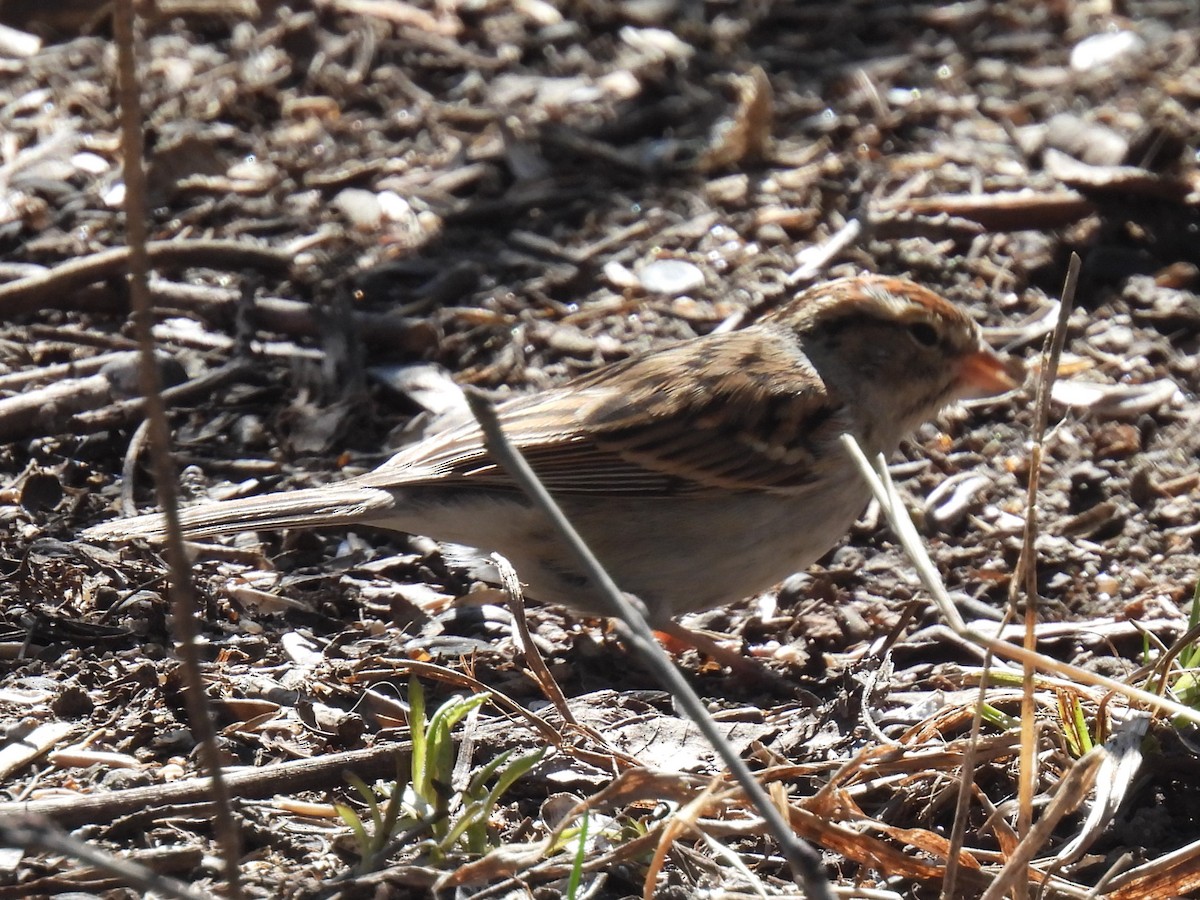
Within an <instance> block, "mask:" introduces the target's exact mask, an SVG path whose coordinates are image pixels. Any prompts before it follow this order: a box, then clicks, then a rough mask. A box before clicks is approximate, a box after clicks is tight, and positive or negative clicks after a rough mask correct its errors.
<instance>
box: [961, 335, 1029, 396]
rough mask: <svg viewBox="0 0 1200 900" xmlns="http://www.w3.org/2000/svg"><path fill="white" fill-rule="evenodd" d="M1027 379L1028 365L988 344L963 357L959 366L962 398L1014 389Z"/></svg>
mask: <svg viewBox="0 0 1200 900" xmlns="http://www.w3.org/2000/svg"><path fill="white" fill-rule="evenodd" d="M1024 380H1025V364H1024V363H1022V362H1021V361H1020V360H1019V359H1013V358H1010V359H1004V358H1002V357H1001V356H999V355H998V354H997V353H995V351H993V350H991V349H990V348H988V347H981V348H980V349H978V350H976V351H975V352H973V353H970V354H968V355H967V356H966V357H964V358H963V360H962V362H961V363H960V364H959V368H958V384H959V389H960V391H961V393H960V395H959V396H960V397H961V398H962V399H964V400H968V399H970V400H974V399H979V398H981V397H995V396H996V395H997V394H1004V393H1007V392H1008V391H1014V390H1016V389H1017V388H1018V387H1020V386H1021V382H1022V381H1024Z"/></svg>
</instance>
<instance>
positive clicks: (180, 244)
mask: <svg viewBox="0 0 1200 900" xmlns="http://www.w3.org/2000/svg"><path fill="white" fill-rule="evenodd" d="M127 188H128V185H127ZM126 193H127V194H128V190H127V191H126ZM145 255H146V256H147V258H148V260H149V262H151V263H153V264H154V265H155V266H158V267H166V266H171V267H175V266H212V267H214V268H249V267H254V268H260V269H268V270H270V271H273V272H286V271H288V269H289V268H291V265H292V257H291V256H290V255H289V254H286V253H284V252H283V251H282V250H271V249H269V248H267V247H259V246H256V245H254V244H248V243H246V242H244V241H215V240H210V241H154V242H152V243H148V244H146V245H145ZM132 262H133V248H132V247H116V248H114V249H112V250H102V251H101V252H99V253H94V254H92V255H91V256H85V257H83V258H82V259H73V260H71V261H70V262H65V263H62V264H61V265H58V266H55V267H54V268H53V269H50V270H48V271H46V272H43V273H40V274H38V275H33V276H30V277H29V278H22V279H21V280H20V281H13V282H9V283H8V284H2V285H0V316H3V317H4V318H8V317H11V316H19V315H24V314H27V313H34V312H38V311H40V310H42V309H45V308H46V307H47V306H51V307H55V308H57V304H58V303H59V302H61V301H62V300H63V299H64V298H70V297H71V296H72V295H73V294H74V293H75V292H76V291H78V290H79V289H80V288H83V287H86V286H87V285H89V284H93V283H95V282H97V281H104V280H106V279H109V278H116V277H120V276H123V275H124V274H125V273H126V272H128V271H129V270H130V267H131V265H132Z"/></svg>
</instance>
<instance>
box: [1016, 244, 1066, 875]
mask: <svg viewBox="0 0 1200 900" xmlns="http://www.w3.org/2000/svg"><path fill="white" fill-rule="evenodd" d="M1079 264H1080V260H1079V254H1078V253H1072V254H1071V261H1070V262H1069V263H1068V265H1067V277H1066V281H1065V282H1064V284H1063V292H1062V299H1061V301H1060V303H1059V307H1058V323H1057V324H1056V325H1055V328H1054V336H1053V338H1052V339H1051V342H1050V347H1049V348H1048V349H1047V350H1046V351H1044V352H1043V353H1042V377H1041V380H1040V382H1039V383H1038V396H1037V411H1036V414H1035V417H1034V424H1033V446H1032V448H1031V449H1030V453H1029V491H1028V497H1027V501H1026V505H1025V534H1024V540H1023V541H1022V544H1021V555H1020V557H1019V558H1018V559H1017V570H1016V573H1015V576H1014V577H1013V579H1012V581H1010V582H1009V598H1008V600H1009V605H1010V606H1012V607H1014V608H1015V607H1016V600H1017V592H1018V591H1019V590H1020V589H1021V588H1022V587H1023V588H1024V592H1025V643H1024V646H1025V649H1026V650H1027V651H1029V652H1030V653H1033V652H1035V651H1036V650H1037V615H1038V588H1037V535H1038V515H1037V503H1038V488H1039V487H1040V485H1041V473H1042V453H1043V450H1044V448H1045V440H1046V423H1047V422H1048V421H1049V419H1050V389H1051V388H1052V387H1053V386H1054V379H1055V377H1056V376H1057V375H1058V362H1059V360H1060V359H1061V358H1062V351H1063V347H1064V346H1065V344H1066V341H1067V322H1068V320H1069V319H1070V317H1071V310H1072V308H1073V307H1074V306H1075V289H1076V288H1077V287H1078V285H1079ZM1024 675H1025V680H1024V683H1025V689H1024V691H1023V694H1022V697H1021V757H1020V759H1021V765H1020V770H1019V771H1020V778H1019V780H1018V783H1017V799H1018V804H1017V835H1018V836H1019V837H1021V838H1024V837H1025V836H1026V835H1028V834H1029V830H1030V828H1031V827H1032V826H1033V793H1034V784H1035V783H1036V782H1037V752H1036V751H1037V739H1036V735H1035V734H1034V707H1035V704H1034V696H1033V693H1034V691H1033V666H1032V665H1031V664H1030V663H1028V662H1027V663H1025V672H1024ZM1027 888H1028V886H1027V885H1026V886H1024V887H1022V886H1021V885H1018V886H1017V888H1016V889H1017V890H1018V891H1019V892H1022V893H1023V892H1024V891H1025V890H1027Z"/></svg>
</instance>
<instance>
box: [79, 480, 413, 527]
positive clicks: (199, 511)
mask: <svg viewBox="0 0 1200 900" xmlns="http://www.w3.org/2000/svg"><path fill="white" fill-rule="evenodd" d="M395 503H396V498H395V495H394V494H393V493H392V492H391V491H388V490H382V489H380V488H371V487H361V486H355V485H352V484H346V485H326V486H325V487H320V488H310V489H307V490H299V491H280V492H278V493H274V494H263V495H261V496H257V497H240V498H238V499H236V500H214V501H210V502H207V503H198V504H196V505H195V506H190V507H185V508H183V509H181V510H180V511H179V522H180V525H181V526H182V527H183V533H184V534H185V535H186V536H187V537H211V536H212V535H215V534H231V533H233V532H237V531H256V530H258V529H273V528H295V527H300V526H305V525H307V526H311V527H325V526H331V525H350V524H353V523H355V522H363V521H369V520H371V519H372V518H374V517H375V515H376V514H377V513H378V514H385V513H387V512H388V511H389V510H391V509H392V508H393V507H394V506H395ZM165 535H166V520H165V518H164V517H163V515H162V513H152V514H150V515H145V516H134V517H132V518H129V519H114V520H113V521H111V522H104V523H102V524H100V525H93V526H92V527H91V528H88V529H87V530H85V531H84V532H83V534H82V537H83V538H84V539H85V540H88V541H131V540H134V539H136V538H147V539H150V540H161V539H162V538H163V537H164V536H165Z"/></svg>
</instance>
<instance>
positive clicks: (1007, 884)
mask: <svg viewBox="0 0 1200 900" xmlns="http://www.w3.org/2000/svg"><path fill="white" fill-rule="evenodd" d="M1107 755H1108V751H1106V750H1105V749H1104V748H1103V747H1097V748H1096V749H1095V750H1093V751H1092V752H1091V753H1089V754H1088V755H1087V756H1085V757H1083V758H1082V759H1080V760H1079V762H1078V763H1077V764H1076V765H1075V766H1074V767H1073V768H1072V769H1071V771H1070V772H1068V773H1067V776H1066V777H1065V778H1064V779H1063V780H1062V781H1061V782H1060V784H1059V787H1058V790H1057V792H1056V793H1055V795H1054V800H1053V801H1052V802H1051V803H1050V806H1049V807H1047V809H1046V811H1045V812H1044V813H1043V814H1042V817H1041V818H1040V819H1038V821H1037V824H1036V825H1034V826H1033V827H1032V828H1031V829H1030V830H1029V833H1028V834H1027V835H1025V836H1024V837H1023V838H1022V839H1021V843H1020V844H1019V845H1018V846H1017V849H1016V851H1015V852H1014V853H1013V854H1012V856H1011V858H1010V859H1009V860H1008V862H1007V863H1006V864H1005V866H1004V870H1003V871H1002V872H1001V873H1000V876H999V877H998V878H997V879H996V880H995V881H993V882H992V884H991V885H990V886H989V887H988V889H987V890H986V891H985V892H984V894H983V897H982V898H981V900H1000V898H1002V897H1004V896H1005V895H1006V894H1007V893H1008V892H1009V891H1011V890H1012V889H1014V888H1018V887H1019V886H1024V887H1025V888H1028V887H1029V883H1030V877H1029V861H1030V860H1031V859H1033V857H1034V855H1035V854H1036V853H1037V852H1038V851H1039V850H1041V849H1042V848H1043V847H1044V846H1046V843H1047V842H1048V841H1049V840H1050V837H1051V835H1052V834H1053V832H1054V828H1055V826H1057V825H1058V823H1059V821H1061V819H1062V818H1063V816H1066V815H1069V814H1070V813H1072V812H1074V811H1075V810H1076V809H1078V808H1079V805H1080V804H1081V803H1082V802H1083V801H1084V799H1085V798H1086V796H1087V793H1088V791H1090V790H1091V789H1092V784H1093V783H1094V782H1095V780H1096V775H1097V774H1099V772H1100V768H1101V764H1102V762H1103V761H1104V759H1105V757H1106V756H1107Z"/></svg>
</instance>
